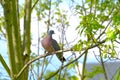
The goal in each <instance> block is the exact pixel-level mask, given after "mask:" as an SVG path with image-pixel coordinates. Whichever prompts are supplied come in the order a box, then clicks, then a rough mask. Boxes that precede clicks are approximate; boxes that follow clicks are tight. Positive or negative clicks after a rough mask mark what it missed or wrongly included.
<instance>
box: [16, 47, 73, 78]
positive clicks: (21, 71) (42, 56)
mask: <svg viewBox="0 0 120 80" xmlns="http://www.w3.org/2000/svg"><path fill="white" fill-rule="evenodd" d="M67 51H71V49H67V50H59V51H56V52H54V53H51V54H49V53H47V54H43V55H39V56H37V57H36V58H34V59H32V60H30V61H28V62H27V63H26V65H24V67H23V68H22V69H21V70H20V72H19V73H18V74H17V75H16V78H18V77H20V75H21V74H22V73H23V72H24V70H25V69H26V68H27V67H28V66H29V65H30V64H31V63H33V62H34V61H36V60H38V59H40V58H44V57H46V56H49V55H53V54H57V53H60V52H67Z"/></svg>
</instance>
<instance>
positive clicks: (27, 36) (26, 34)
mask: <svg viewBox="0 0 120 80" xmlns="http://www.w3.org/2000/svg"><path fill="white" fill-rule="evenodd" d="M24 11H25V16H24V39H23V48H24V50H23V51H24V53H25V57H24V61H25V62H24V64H26V63H27V62H28V61H29V59H30V53H31V50H30V45H31V37H30V25H31V0H25V10H24ZM24 75H26V76H25V79H24V80H27V79H28V68H27V69H26V71H25V74H24Z"/></svg>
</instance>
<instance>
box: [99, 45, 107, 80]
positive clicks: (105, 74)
mask: <svg viewBox="0 0 120 80" xmlns="http://www.w3.org/2000/svg"><path fill="white" fill-rule="evenodd" d="M98 48H99V52H100V60H101V65H102V68H103V71H104V77H105V79H106V80H108V77H107V73H106V70H105V65H104V62H103V58H102V53H101V50H100V47H98Z"/></svg>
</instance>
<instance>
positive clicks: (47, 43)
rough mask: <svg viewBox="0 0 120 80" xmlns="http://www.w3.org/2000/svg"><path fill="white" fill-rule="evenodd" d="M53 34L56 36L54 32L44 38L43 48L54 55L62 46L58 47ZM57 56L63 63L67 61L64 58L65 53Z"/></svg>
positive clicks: (49, 32) (51, 31)
mask: <svg viewBox="0 0 120 80" xmlns="http://www.w3.org/2000/svg"><path fill="white" fill-rule="evenodd" d="M53 34H54V31H53V30H50V31H48V33H47V35H46V37H45V38H43V40H42V41H41V44H42V46H43V48H44V49H45V51H47V52H48V53H52V52H55V51H58V50H60V46H59V45H58V43H57V41H56V40H55V39H53V38H52V35H53ZM56 56H57V57H58V59H59V60H60V61H61V62H62V63H63V62H64V61H66V59H65V58H64V57H63V52H60V53H58V54H56Z"/></svg>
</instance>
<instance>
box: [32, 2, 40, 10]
mask: <svg viewBox="0 0 120 80" xmlns="http://www.w3.org/2000/svg"><path fill="white" fill-rule="evenodd" d="M38 1H39V0H36V1H35V3H34V5H33V6H32V9H31V10H33V8H34V7H35V6H36V4H37V3H38Z"/></svg>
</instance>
